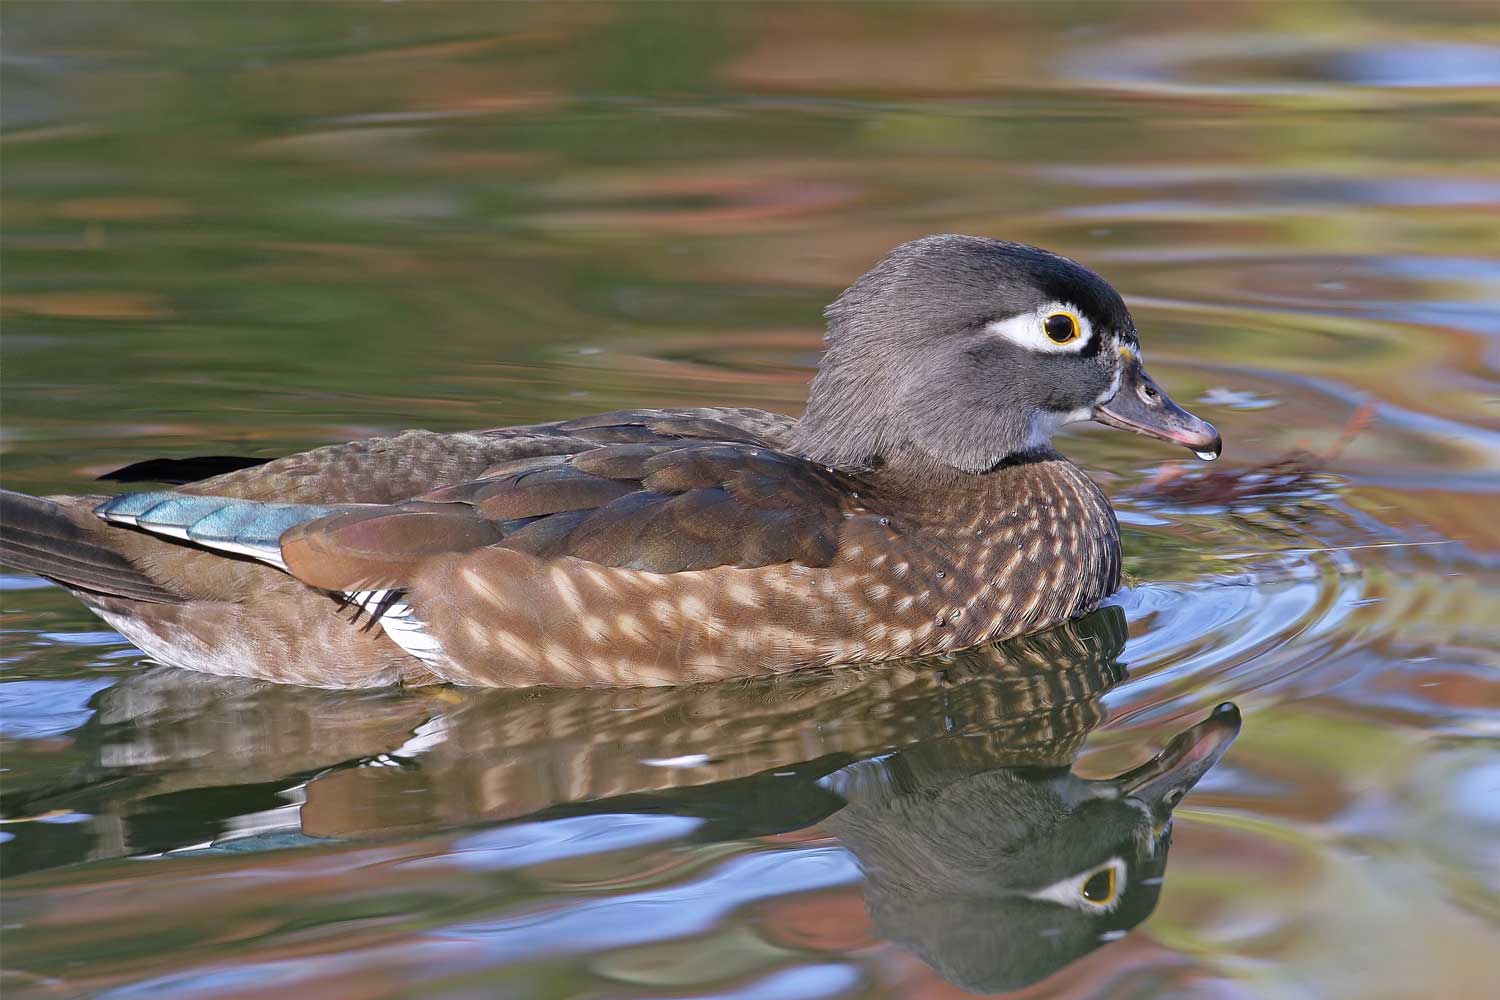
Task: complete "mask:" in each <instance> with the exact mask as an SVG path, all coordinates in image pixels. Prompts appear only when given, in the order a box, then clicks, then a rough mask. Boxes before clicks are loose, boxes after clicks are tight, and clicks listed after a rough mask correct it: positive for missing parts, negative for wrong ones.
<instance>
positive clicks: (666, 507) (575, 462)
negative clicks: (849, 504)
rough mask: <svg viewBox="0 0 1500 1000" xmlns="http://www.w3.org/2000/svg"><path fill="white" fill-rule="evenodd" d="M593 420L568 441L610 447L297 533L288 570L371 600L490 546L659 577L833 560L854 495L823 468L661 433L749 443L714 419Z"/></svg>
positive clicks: (753, 448)
mask: <svg viewBox="0 0 1500 1000" xmlns="http://www.w3.org/2000/svg"><path fill="white" fill-rule="evenodd" d="M581 423H583V422H581ZM587 423H590V426H587V427H567V428H562V427H560V428H559V430H563V429H566V430H567V431H568V433H570V434H573V435H578V436H582V435H588V436H589V437H590V438H604V439H605V442H606V443H602V444H601V445H599V446H596V447H594V448H591V449H588V450H584V451H580V452H577V453H575V454H572V455H548V456H539V457H537V458H531V459H521V460H515V461H507V462H505V463H502V464H500V465H497V466H494V467H492V468H490V469H487V470H486V471H485V473H484V474H483V476H482V477H481V478H479V479H476V480H474V481H471V482H465V483H460V484H457V485H453V486H448V487H444V488H441V489H438V490H433V491H431V492H428V493H425V494H423V495H422V496H420V497H418V498H416V499H415V500H412V501H407V502H405V503H400V504H394V505H390V506H387V507H379V508H371V509H369V510H364V511H358V512H353V513H347V514H340V515H337V516H335V517H330V518H325V519H322V520H318V521H312V522H309V523H307V524H304V525H301V526H299V527H297V528H294V529H292V530H291V531H290V532H288V533H287V534H286V535H285V536H284V537H283V538H282V545H281V548H282V554H283V557H284V558H285V559H286V562H287V567H288V568H289V569H290V570H291V571H292V572H293V573H294V574H295V575H296V576H297V577H298V578H299V579H302V580H304V581H306V582H307V583H310V584H313V585H314V586H319V587H326V588H328V589H334V590H353V589H360V590H364V589H374V588H384V587H399V586H401V585H402V584H403V583H404V582H406V581H407V580H409V579H410V576H411V573H412V571H413V569H414V567H415V566H416V564H417V563H419V562H420V561H421V560H423V559H424V558H426V557H429V556H433V555H437V554H440V553H444V552H454V551H464V550H468V549H472V548H478V547H481V546H490V545H494V546H501V547H505V548H514V549H517V550H520V551H523V552H527V553H529V554H532V555H536V556H539V557H544V558H556V557H561V556H573V557H576V558H579V559H585V560H588V561H590V562H595V563H599V564H601V565H605V566H615V567H622V568H628V569H636V570H643V571H647V572H653V573H675V572H681V571H685V570H701V569H710V568H713V567H716V566H741V567H750V566H763V565H768V564H772V563H779V562H788V561H796V562H800V563H804V564H806V565H814V566H820V565H827V564H828V562H829V561H831V559H832V558H833V555H834V551H835V545H836V535H837V530H838V525H839V523H840V522H841V520H842V511H843V507H844V505H845V502H846V496H847V494H846V493H845V491H844V490H843V489H842V488H841V486H840V484H839V483H838V481H837V480H836V479H835V478H834V476H833V475H832V474H830V473H828V472H826V470H824V469H822V468H821V467H819V466H815V465H812V464H810V463H807V462H805V461H803V460H801V459H798V458H794V457H790V456H786V455H782V454H779V453H776V452H774V451H772V450H770V449H768V448H766V447H765V445H764V444H762V443H760V442H744V441H726V440H709V441H704V440H694V439H692V438H682V437H678V438H671V439H664V438H663V437H662V435H661V430H665V429H666V425H671V429H672V430H674V431H685V430H692V431H695V432H697V433H700V434H720V433H721V434H724V435H725V436H728V435H730V434H734V433H738V432H736V431H735V429H734V428H733V427H731V426H729V425H727V424H723V423H721V422H718V421H713V420H707V419H696V418H695V419H691V420H679V421H675V422H674V421H665V420H663V421H658V422H657V423H658V424H660V425H663V426H661V427H660V428H659V429H658V430H652V429H650V428H648V427H646V426H645V421H641V422H639V423H637V422H630V421H624V420H620V419H618V418H616V419H613V420H606V419H605V418H594V420H593V421H588V422H587ZM643 436H646V437H649V438H650V440H643V439H642V438H643ZM619 438H626V439H627V440H625V441H623V442H620V441H618V439H619Z"/></svg>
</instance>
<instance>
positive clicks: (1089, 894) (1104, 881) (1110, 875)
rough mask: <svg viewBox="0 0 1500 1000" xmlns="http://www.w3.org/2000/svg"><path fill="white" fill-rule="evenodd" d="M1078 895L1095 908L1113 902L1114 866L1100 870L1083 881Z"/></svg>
mask: <svg viewBox="0 0 1500 1000" xmlns="http://www.w3.org/2000/svg"><path fill="white" fill-rule="evenodd" d="M1078 894H1079V895H1080V896H1082V897H1083V898H1084V899H1086V900H1088V901H1089V902H1090V903H1093V904H1094V905H1095V906H1108V905H1109V904H1110V903H1113V902H1114V901H1115V866H1114V865H1109V866H1108V867H1106V868H1101V869H1099V870H1098V871H1096V872H1095V873H1094V874H1092V875H1090V876H1089V877H1088V878H1087V879H1086V880H1084V883H1083V887H1082V888H1080V889H1079V890H1078Z"/></svg>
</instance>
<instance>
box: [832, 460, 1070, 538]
mask: <svg viewBox="0 0 1500 1000" xmlns="http://www.w3.org/2000/svg"><path fill="white" fill-rule="evenodd" d="M872 465H873V466H874V467H873V468H871V469H869V470H868V471H866V472H864V473H862V474H861V476H860V478H862V479H864V480H865V481H866V482H868V483H869V484H870V486H871V487H872V489H874V490H875V491H877V492H878V493H879V494H880V496H882V497H883V498H885V499H886V501H887V502H888V503H890V504H891V505H892V506H894V507H896V508H898V509H899V510H901V511H902V512H903V513H905V514H906V515H908V516H910V517H912V518H914V519H916V520H920V521H929V522H938V523H951V522H952V521H954V520H955V519H956V518H965V519H967V518H968V517H970V516H971V515H972V516H980V515H992V514H995V513H997V512H1000V511H1003V510H1006V509H1009V508H1010V507H1011V506H1013V504H1014V503H1015V501H1017V500H1019V499H1023V498H1024V497H1026V496H1029V495H1030V494H1032V493H1034V492H1038V490H1039V489H1041V488H1044V487H1045V485H1046V483H1047V481H1048V480H1049V479H1050V478H1051V475H1052V474H1053V472H1054V471H1061V470H1055V469H1054V468H1052V467H1056V466H1066V468H1067V469H1068V470H1071V472H1072V474H1073V475H1076V474H1078V469H1077V467H1076V466H1074V465H1073V464H1072V463H1071V462H1069V461H1068V460H1067V459H1066V458H1064V457H1063V456H1062V455H1060V454H1058V453H1057V452H1056V451H1054V450H1053V449H1052V448H1050V447H1047V448H1035V449H1031V450H1027V451H1023V452H1017V453H1015V454H1012V455H1009V456H1007V457H1006V458H1005V459H1003V460H1002V461H1001V462H1000V463H999V464H998V465H996V466H995V467H994V468H992V469H990V470H988V471H986V472H979V473H975V472H964V471H962V470H961V469H955V468H953V467H952V466H949V465H943V464H941V463H937V462H933V461H932V460H931V459H930V458H928V457H927V456H925V455H920V454H899V453H898V454H894V455H892V456H891V457H890V458H889V459H882V460H877V461H876V462H874V463H872ZM1064 475H1067V476H1068V478H1069V479H1070V480H1071V479H1072V475H1069V474H1068V473H1064ZM1023 486H1024V487H1025V488H1024V489H1023V488H1022V487H1023Z"/></svg>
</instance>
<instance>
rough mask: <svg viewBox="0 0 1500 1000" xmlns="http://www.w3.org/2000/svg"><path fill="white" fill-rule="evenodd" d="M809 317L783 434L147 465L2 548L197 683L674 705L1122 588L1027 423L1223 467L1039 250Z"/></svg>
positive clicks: (1078, 487)
mask: <svg viewBox="0 0 1500 1000" xmlns="http://www.w3.org/2000/svg"><path fill="white" fill-rule="evenodd" d="M827 317H828V333H827V338H826V343H827V351H826V353H825V355H824V357H823V360H822V363H821V365H820V367H819V371H818V375H817V377H816V379H815V380H814V381H813V385H812V392H811V398H810V399H809V401H808V405H807V410H806V412H805V413H804V414H803V416H802V418H801V420H794V419H792V418H790V417H785V416H781V415H779V414H774V413H767V412H763V411H760V410H747V409H725V408H705V409H673V410H632V411H625V412H619V413H608V414H603V415H601V416H594V417H585V418H582V419H578V420H568V421H563V422H560V423H551V424H537V425H532V426H528V427H511V428H502V429H499V430H488V431H479V432H473V433H457V434H438V433H432V432H427V431H406V432H404V433H401V434H397V435H395V436H393V437H386V438H378V439H374V440H367V441H356V442H352V443H350V444H342V445H332V446H328V447H324V448H318V449H315V450H313V451H308V452H303V453H301V454H296V455H289V456H287V457H285V458H280V459H276V460H274V461H269V462H256V461H254V460H243V459H241V460H188V461H187V462H184V463H174V462H169V461H156V462H147V463H142V464H141V465H139V466H132V467H129V468H127V469H123V470H120V472H119V473H116V474H114V476H113V478H117V479H123V480H125V481H139V480H141V479H151V480H155V481H159V482H178V483H180V484H181V485H179V486H178V488H177V489H174V490H171V491H165V492H148V493H127V494H123V495H121V496H116V497H113V498H106V497H97V496H95V497H52V498H47V499H38V498H35V497H30V496H26V495H24V494H17V493H10V492H7V493H5V494H4V501H3V507H0V516H3V521H4V529H5V530H4V534H3V541H0V557H3V561H4V562H5V563H7V564H9V565H12V566H15V567H16V568H19V569H23V570H29V571H32V572H35V573H39V574H41V575H43V576H46V577H49V578H51V579H53V580H56V581H58V582H59V583H61V584H63V585H64V586H66V587H68V588H69V589H70V590H72V591H73V592H74V593H75V594H77V595H78V597H79V598H80V599H81V600H82V601H83V602H84V603H85V604H86V605H88V607H90V608H91V609H93V610H94V611H95V612H96V613H97V614H99V615H100V617H102V618H103V619H104V620H105V621H107V622H108V623H109V624H110V625H111V626H113V627H114V628H116V629H118V630H119V631H120V632H121V633H122V634H124V635H125V636H126V637H127V638H128V639H130V640H131V641H132V642H133V643H135V644H136V645H137V646H139V647H140V648H141V649H143V650H145V651H146V652H147V653H149V654H150V655H151V656H153V657H155V658H156V659H158V660H160V661H162V662H164V663H168V664H173V665H176V666H180V667H187V668H190V669H194V670H203V671H208V672H210V673H216V674H236V675H246V676H252V677H259V678H264V679H267V680H275V681H284V682H289V683H297V684H307V685H314V686H320V687H365V686H373V685H383V684H391V683H407V684H421V683H433V682H451V683H455V684H468V685H515V686H523V685H535V684H544V685H556V686H564V687H587V686H612V685H659V684H680V683H687V682H697V681H706V680H718V679H723V678H728V677H739V676H746V675H760V674H768V673H773V672H777V671H785V670H792V669H796V668H800V667H811V666H822V665H830V664H844V663H855V662H868V661H876V660H884V659H891V658H897V657H908V656H918V655H923V654H929V653H941V652H947V651H952V650H958V649H963V648H966V647H970V646H974V645H977V644H979V643H983V642H988V641H990V640H994V639H1002V638H1007V637H1011V636H1016V635H1020V634H1024V633H1029V632H1035V631H1038V630H1041V629H1045V628H1049V627H1051V626H1054V625H1057V624H1058V623H1060V622H1064V621H1067V620H1069V619H1071V618H1074V617H1076V616H1078V615H1081V614H1084V613H1086V612H1088V611H1090V610H1092V609H1093V608H1094V607H1095V606H1097V605H1098V604H1099V602H1100V601H1101V600H1103V599H1104V598H1105V597H1107V596H1108V595H1109V594H1110V593H1112V592H1113V591H1114V590H1115V589H1116V588H1117V587H1118V586H1119V582H1120V542H1119V532H1118V527H1117V525H1116V522H1115V518H1114V513H1113V511H1112V510H1111V509H1110V506H1109V502H1108V500H1107V499H1106V498H1105V496H1104V494H1103V493H1102V492H1100V490H1099V488H1098V487H1097V486H1095V485H1094V483H1093V482H1091V481H1090V480H1089V478H1088V477H1087V476H1086V475H1084V474H1083V472H1082V471H1081V470H1079V469H1078V467H1077V466H1075V465H1073V464H1072V463H1071V462H1069V461H1068V460H1067V459H1065V458H1063V457H1062V456H1061V455H1059V454H1058V453H1057V452H1055V451H1054V450H1053V449H1052V446H1051V445H1052V435H1053V432H1054V431H1056V430H1057V428H1059V427H1061V426H1062V425H1064V424H1067V423H1072V422H1076V421H1083V420H1090V419H1092V420H1098V421H1100V422H1101V423H1105V424H1109V425H1111V426H1114V427H1121V428H1124V429H1127V430H1131V431H1135V432H1137V433H1141V434H1146V435H1149V436H1152V437H1157V438H1161V439H1163V440H1167V441H1173V442H1176V443H1178V444H1182V445H1185V446H1186V447H1188V448H1190V449H1192V450H1194V451H1196V452H1197V453H1198V454H1199V456H1200V457H1203V458H1213V457H1215V456H1217V455H1218V453H1219V449H1220V442H1219V435H1218V434H1217V432H1216V431H1215V430H1214V428H1213V427H1212V426H1210V425H1209V424H1207V423H1205V422H1204V421H1202V420H1200V419H1198V418H1197V417H1194V416H1193V415H1191V414H1189V413H1187V412H1185V411H1184V410H1182V409H1181V408H1180V407H1178V406H1177V405H1176V404H1175V403H1173V402H1172V401H1171V400H1170V399H1169V398H1167V396H1166V394H1165V393H1164V392H1162V391H1161V390H1160V389H1158V388H1157V386H1156V384H1155V383H1154V382H1153V381H1152V380H1151V378H1150V377H1149V376H1148V375H1147V374H1146V371H1145V369H1144V368H1143V367H1142V363H1141V357H1140V348H1139V342H1138V340H1137V337H1136V330H1135V324H1134V322H1133V321H1132V320H1131V317H1130V312H1129V310H1127V309H1126V307H1125V303H1124V302H1123V301H1122V300H1121V298H1120V296H1119V294H1118V293H1117V292H1116V291H1115V290H1114V289H1113V288H1112V287H1110V285H1109V283H1108V282H1106V281H1105V280H1104V279H1102V278H1100V277H1099V276H1098V275H1096V274H1094V273H1093V272H1092V271H1089V270H1088V269H1087V268H1085V267H1083V266H1081V265H1079V264H1077V263H1075V262H1073V261H1071V260H1068V259H1066V258H1064V257H1060V256H1058V255H1056V254H1053V253H1049V252H1047V251H1045V250H1041V249H1038V248H1036V247H1030V246H1024V245H1022V244H1017V243H1008V242H1003V241H1000V240H992V239H981V238H976V237H970V236H929V237H926V238H924V239H919V240H915V241H913V242H911V243H906V244H904V245H902V246H900V247H897V248H896V249H895V250H893V251H892V252H891V253H890V254H889V255H888V256H887V257H886V258H885V259H884V260H882V261H881V262H880V263H878V264H877V265H876V266H875V267H874V268H873V269H871V270H870V271H869V272H868V273H866V274H865V275H864V276H863V277H861V278H860V279H859V280H858V281H856V282H855V283H854V284H853V285H852V286H851V287H850V288H849V289H848V290H847V291H845V292H844V293H843V294H842V295H841V296H839V298H838V299H837V301H835V302H834V303H833V305H832V306H830V307H829V308H828V311H827ZM222 468H229V469H231V471H224V472H219V474H217V475H212V476H211V477H210V478H206V479H200V480H198V481H195V482H186V481H185V480H187V479H190V478H194V477H196V476H198V475H203V474H207V473H210V472H214V471H216V470H219V469H222ZM377 623H378V626H379V627H378V628H376V627H373V626H375V625H376V624H377Z"/></svg>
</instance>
